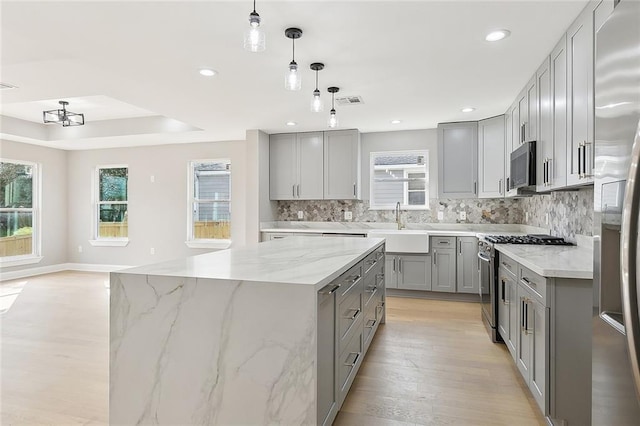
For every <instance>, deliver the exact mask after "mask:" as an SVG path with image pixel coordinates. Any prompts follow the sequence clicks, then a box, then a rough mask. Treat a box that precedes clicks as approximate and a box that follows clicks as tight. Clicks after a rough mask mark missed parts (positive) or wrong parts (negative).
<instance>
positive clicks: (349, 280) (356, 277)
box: [344, 275, 360, 284]
mask: <svg viewBox="0 0 640 426" xmlns="http://www.w3.org/2000/svg"><path fill="white" fill-rule="evenodd" d="M359 279H360V275H349V276H348V277H347V279H346V280H344V282H346V283H349V284H353V283H355V282H356V281H358V280H359Z"/></svg>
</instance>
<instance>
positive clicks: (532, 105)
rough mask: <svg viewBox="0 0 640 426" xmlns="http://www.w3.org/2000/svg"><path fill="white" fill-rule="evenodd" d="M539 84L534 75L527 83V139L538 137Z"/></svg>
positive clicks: (532, 139) (533, 139)
mask: <svg viewBox="0 0 640 426" xmlns="http://www.w3.org/2000/svg"><path fill="white" fill-rule="evenodd" d="M537 86H538V84H537V79H536V76H535V75H534V76H533V77H532V78H531V80H530V81H529V84H527V123H526V125H525V130H526V139H527V141H535V140H537V139H538V87H537Z"/></svg>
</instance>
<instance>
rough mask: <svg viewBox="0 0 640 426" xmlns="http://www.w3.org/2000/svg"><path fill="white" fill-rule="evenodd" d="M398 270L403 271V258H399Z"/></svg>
mask: <svg viewBox="0 0 640 426" xmlns="http://www.w3.org/2000/svg"><path fill="white" fill-rule="evenodd" d="M398 272H400V273H402V258H399V259H398Z"/></svg>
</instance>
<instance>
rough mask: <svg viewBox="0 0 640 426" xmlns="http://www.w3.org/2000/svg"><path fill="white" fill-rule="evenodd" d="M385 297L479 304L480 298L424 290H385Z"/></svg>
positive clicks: (466, 294)
mask: <svg viewBox="0 0 640 426" xmlns="http://www.w3.org/2000/svg"><path fill="white" fill-rule="evenodd" d="M386 292H387V296H391V297H409V298H414V299H432V300H447V301H451V302H471V303H479V302H480V300H479V299H480V297H479V296H478V295H477V294H471V293H444V292H440V291H425V290H401V289H396V288H388V289H386Z"/></svg>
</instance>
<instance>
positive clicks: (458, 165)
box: [438, 121, 478, 198]
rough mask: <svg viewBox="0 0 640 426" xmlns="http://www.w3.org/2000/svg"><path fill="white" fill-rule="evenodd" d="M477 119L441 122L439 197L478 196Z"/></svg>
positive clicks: (439, 128) (439, 139) (439, 129)
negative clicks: (462, 121) (472, 120)
mask: <svg viewBox="0 0 640 426" xmlns="http://www.w3.org/2000/svg"><path fill="white" fill-rule="evenodd" d="M477 190H478V124H477V122H475V121H474V122H464V123H442V124H438V196H439V197H440V198H476V197H477Z"/></svg>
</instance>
